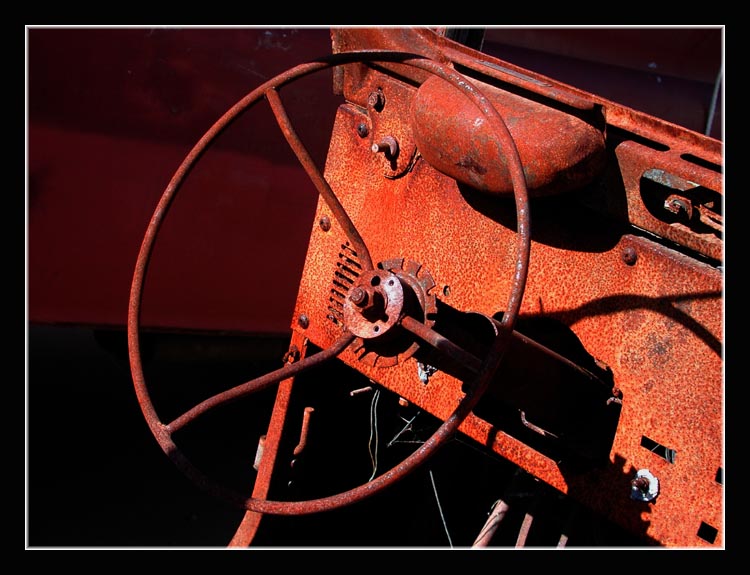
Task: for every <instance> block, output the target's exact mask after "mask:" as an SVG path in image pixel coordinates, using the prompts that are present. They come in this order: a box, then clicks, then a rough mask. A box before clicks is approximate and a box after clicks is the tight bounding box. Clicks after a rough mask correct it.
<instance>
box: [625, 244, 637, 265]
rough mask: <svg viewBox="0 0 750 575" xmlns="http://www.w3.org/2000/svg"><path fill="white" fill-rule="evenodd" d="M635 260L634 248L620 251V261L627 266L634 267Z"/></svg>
mask: <svg viewBox="0 0 750 575" xmlns="http://www.w3.org/2000/svg"><path fill="white" fill-rule="evenodd" d="M637 259H638V254H637V253H636V251H635V249H634V248H630V247H628V248H625V249H624V250H622V261H623V262H625V263H626V264H627V265H629V266H632V265H634V264H635V262H636V260H637Z"/></svg>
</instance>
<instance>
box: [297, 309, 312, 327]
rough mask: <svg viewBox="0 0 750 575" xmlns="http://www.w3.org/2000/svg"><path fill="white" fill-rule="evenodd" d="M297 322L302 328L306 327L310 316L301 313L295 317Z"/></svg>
mask: <svg viewBox="0 0 750 575" xmlns="http://www.w3.org/2000/svg"><path fill="white" fill-rule="evenodd" d="M297 323H298V324H299V325H300V327H301V328H302V329H307V328H308V327H309V325H310V318H309V317H307V315H305V314H304V313H303V314H301V315H300V316H299V317H298V318H297Z"/></svg>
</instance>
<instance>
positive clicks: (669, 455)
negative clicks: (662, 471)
mask: <svg viewBox="0 0 750 575" xmlns="http://www.w3.org/2000/svg"><path fill="white" fill-rule="evenodd" d="M641 447H645V448H646V449H648V450H649V451H651V452H652V453H655V454H656V455H658V456H659V457H661V458H662V459H664V460H665V461H666V462H667V463H674V460H675V457H677V451H675V450H674V449H671V448H669V447H667V446H666V445H662V444H661V443H658V442H656V441H654V440H653V439H650V438H648V437H646V436H645V435H644V436H643V437H641Z"/></svg>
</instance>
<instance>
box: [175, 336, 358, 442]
mask: <svg viewBox="0 0 750 575" xmlns="http://www.w3.org/2000/svg"><path fill="white" fill-rule="evenodd" d="M352 341H354V336H353V335H352V334H350V333H349V332H344V333H343V334H342V335H341V336H340V337H339V339H338V340H336V341H335V342H334V343H333V344H332V345H331V346H330V347H329V348H327V349H325V350H323V351H319V352H318V353H316V354H315V355H311V356H310V357H306V358H305V359H303V360H301V361H298V362H295V363H290V364H287V365H285V366H284V367H282V368H280V369H277V370H276V371H272V372H270V373H267V374H266V375H263V376H261V377H257V378H255V379H253V380H251V381H248V382H247V383H243V384H240V385H238V386H236V387H233V388H232V389H229V390H227V391H224V392H222V393H218V394H216V395H214V396H213V397H211V398H209V399H207V400H205V401H203V402H201V403H199V404H198V405H196V406H195V407H193V408H192V409H191V410H189V411H186V412H185V413H183V414H182V415H181V416H180V417H178V418H177V419H175V420H174V421H172V423H170V424H168V425H167V426H166V431H168V432H169V433H174V432H176V431H178V430H180V429H182V428H183V427H185V426H186V425H187V424H188V423H191V422H192V421H194V420H195V419H196V418H198V417H199V416H200V415H203V414H204V413H206V412H207V411H209V410H210V409H213V408H214V407H217V406H219V405H221V404H223V403H227V402H229V401H234V400H235V399H238V398H240V397H243V396H245V395H248V394H251V393H254V392H256V391H260V390H261V389H263V388H265V387H268V386H269V385H272V384H274V383H278V382H280V381H282V380H284V379H286V378H288V377H292V376H294V375H296V374H298V373H300V372H302V371H304V370H306V369H309V368H311V367H315V366H317V365H320V364H321V363H324V362H326V361H328V360H329V359H332V358H334V357H336V356H337V355H338V354H340V353H341V352H342V351H343V350H344V349H346V347H347V346H348V345H349V344H350V343H351V342H352Z"/></svg>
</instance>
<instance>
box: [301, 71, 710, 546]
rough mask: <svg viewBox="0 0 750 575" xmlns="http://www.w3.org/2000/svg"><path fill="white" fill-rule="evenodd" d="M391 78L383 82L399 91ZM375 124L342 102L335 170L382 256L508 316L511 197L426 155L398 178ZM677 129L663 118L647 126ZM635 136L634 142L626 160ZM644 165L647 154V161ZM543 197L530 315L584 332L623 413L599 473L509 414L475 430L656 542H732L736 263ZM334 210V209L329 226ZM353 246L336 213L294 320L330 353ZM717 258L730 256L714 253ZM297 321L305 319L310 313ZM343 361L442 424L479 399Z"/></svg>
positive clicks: (321, 235) (482, 308) (320, 237)
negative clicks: (343, 264) (726, 273)
mask: <svg viewBox="0 0 750 575" xmlns="http://www.w3.org/2000/svg"><path fill="white" fill-rule="evenodd" d="M358 78H368V79H369V78H371V76H369V75H360V76H358ZM389 81H390V80H382V79H380V80H379V83H380V84H383V85H385V86H388V82H389ZM370 87H372V86H370ZM359 91H360V92H362V91H366V90H365V89H360V90H359ZM389 96H390V94H389V93H388V91H387V90H386V91H385V99H386V101H387V102H389V103H390V105H396V106H399V107H400V108H402V109H407V108H408V105H409V102H408V100H407V101H403V100H399V99H398V97H391V98H389ZM402 97H403V96H402ZM363 123H364V124H367V123H368V115H367V111H366V109H363V108H361V107H359V106H351V105H345V106H342V107H341V108H340V110H339V113H338V116H337V120H336V124H335V127H334V132H333V135H332V142H331V149H330V151H329V157H328V161H327V165H326V177H327V179H328V180H329V181H330V182H331V186H332V188H333V189H335V190H336V191H337V194H339V196H340V199H341V201H342V203H343V205H344V206H345V208H346V211H347V212H348V213H349V214H350V216H351V218H352V220H353V221H354V222H355V224H356V226H357V228H358V229H359V231H360V233H361V235H362V237H363V239H364V241H365V242H366V244H367V245H368V248H369V252H370V254H371V256H372V259H373V262H376V263H377V262H383V261H385V260H388V259H391V258H394V257H402V258H407V259H409V260H412V261H415V262H419V263H420V264H421V265H423V266H424V268H425V269H426V270H427V271H428V272H429V274H430V275H431V277H432V278H434V282H435V284H436V285H435V288H434V292H432V293H434V294H435V296H436V298H437V300H438V302H439V303H441V302H442V303H445V304H446V305H449V306H451V307H452V308H455V309H457V310H462V311H464V312H465V311H472V312H479V313H481V314H484V315H486V316H494V315H497V314H498V312H502V309H499V306H501V305H502V304H501V302H503V301H504V299H505V297H506V294H507V291H508V289H509V280H510V276H511V274H510V271H511V270H512V268H513V265H514V257H515V256H514V250H513V246H514V234H515V231H514V229H513V225H512V224H513V217H512V216H513V214H512V209H510V208H512V206H510V205H509V203H508V202H507V201H505V202H504V201H503V200H502V199H498V198H491V197H488V196H486V195H484V194H481V193H479V192H477V191H476V190H474V189H470V188H468V187H467V186H464V185H460V184H457V183H456V181H455V180H453V179H452V178H451V177H448V176H446V175H445V174H444V173H441V172H440V171H438V170H436V169H435V168H434V167H433V166H431V165H430V164H429V162H427V161H426V160H425V158H418V159H417V161H416V162H415V163H414V165H413V167H412V168H411V169H410V170H409V171H408V173H406V174H404V175H403V177H400V178H397V179H389V178H387V177H385V176H384V174H383V172H382V166H381V162H380V159H379V158H378V157H377V156H375V154H374V153H373V150H372V149H371V146H370V145H369V142H368V139H367V138H362V137H361V135H360V134H358V132H357V126H360V125H362V124H363ZM671 130H672V129H671V128H669V127H668V128H666V129H665V128H664V127H662V126H656V127H653V126H652V127H649V128H648V130H646V131H649V132H650V133H651V134H652V135H656V134H657V133H662V131H664V132H666V133H668V132H670V131H671ZM641 131H643V130H641ZM540 137H543V134H540ZM628 145H632V144H629V143H626V144H621V148H622V155H623V157H625V160H623V162H624V165H625V166H626V167H627V165H628V164H627V157H626V156H625V153H626V150H627V149H628ZM684 145H685V146H686V147H688V148H689V143H688V144H684ZM619 151H620V149H619V148H618V154H619ZM682 151H683V152H684V151H685V150H684V148H683V149H682ZM711 153H713V152H711ZM709 155H710V154H709ZM646 157H648V155H647V156H646ZM643 161H644V160H643V158H642V157H641V156H639V157H638V158H637V159H633V160H632V164H633V165H643ZM647 163H648V162H647ZM661 164H664V161H663V160H662V162H661ZM681 169H682V168H680V169H675V171H678V172H680V173H682V172H681ZM691 169H692V168H691ZM696 171H701V169H699V168H695V169H694V170H693V173H692V175H693V176H694V175H695V172H696ZM624 172H625V177H626V180H627V178H628V177H629V176H628V175H627V174H628V172H627V170H624ZM703 173H704V174H705V175H704V176H703V179H704V181H708V185H710V186H711V188H712V189H717V188H718V189H720V188H721V186H720V185H718V182H717V181H716V178H717V177H718V176H716V175H715V174H714V173H712V171H711V170H707V171H705V170H703ZM640 175H642V173H641V174H638V176H640ZM683 175H684V174H683ZM627 181H629V180H627ZM625 188H626V190H627V192H628V194H629V197H632V196H633V195H634V194H639V193H640V192H639V188H638V182H632V183H630V184H627V183H626V186H625ZM537 202H538V203H532V205H531V211H532V214H533V216H532V221H533V222H534V227H533V230H534V231H533V232H532V258H531V264H530V269H529V279H528V284H527V287H526V292H525V295H524V304H523V308H522V318H540V317H543V318H547V319H552V320H555V321H557V322H559V323H560V324H561V325H563V326H565V327H566V328H569V329H570V330H571V331H572V333H574V334H575V336H576V337H577V338H578V339H579V340H580V342H581V344H582V345H583V347H584V348H585V349H586V350H587V351H588V352H589V353H590V354H591V356H592V357H593V358H595V360H596V361H597V362H598V363H599V364H600V365H602V366H604V367H605V368H607V369H608V370H610V371H611V373H612V374H613V382H614V386H615V387H616V390H613V393H612V398H611V399H612V400H615V401H613V402H612V409H615V410H618V411H619V414H618V415H617V428H616V433H615V434H614V436H613V437H612V439H611V443H610V444H609V450H608V463H607V464H605V465H604V466H598V467H596V468H595V469H594V470H583V469H576V468H575V466H573V467H571V468H568V467H566V466H565V465H564V464H561V462H560V461H559V460H557V459H556V457H555V456H554V455H552V454H551V452H547V453H545V449H544V448H542V449H540V448H538V447H537V448H534V447H532V446H530V445H529V444H528V443H525V442H524V441H521V440H519V439H518V438H517V437H514V436H513V435H512V434H511V433H509V432H506V431H505V430H504V429H503V427H504V425H505V424H506V422H504V421H502V420H500V421H487V420H485V419H483V418H481V417H479V416H477V415H476V414H475V413H474V414H471V415H470V416H469V417H467V419H466V420H465V421H464V423H463V425H462V426H461V428H460V429H461V431H462V432H463V433H465V434H467V435H468V436H470V437H472V438H473V439H475V440H476V441H478V442H479V443H481V444H483V445H487V446H488V447H490V448H491V449H492V450H493V451H495V452H496V453H498V454H500V455H502V456H503V457H506V458H507V459H509V460H510V461H513V462H515V463H517V464H518V465H520V466H522V467H523V468H524V469H527V470H529V471H530V472H531V473H533V474H534V475H535V476H537V477H539V478H541V479H542V480H544V481H545V482H547V483H549V484H550V485H552V486H553V487H555V488H557V489H559V490H560V491H561V492H563V493H567V494H569V495H571V496H573V497H575V498H576V499H578V500H580V501H582V502H584V503H585V504H587V505H589V506H590V507H592V508H594V509H596V510H597V511H598V512H599V513H601V514H602V515H603V516H605V517H608V518H610V519H612V520H613V521H615V522H617V523H619V524H621V525H623V526H624V527H626V528H628V529H629V530H631V531H633V532H634V533H638V534H641V535H643V537H644V539H645V540H651V541H655V542H658V543H660V544H663V545H669V546H711V545H714V546H720V545H722V537H721V535H718V536H716V537H715V538H713V539H711V538H709V539H710V541H708V540H706V539H705V538H703V537H701V536H700V533H701V531H702V530H703V529H704V528H706V529H708V530H713V529H715V530H717V531H718V533H721V532H722V528H723V526H722V487H721V485H720V481H718V480H717V477H720V476H721V473H722V465H723V463H722V452H723V444H722V441H723V435H722V431H723V430H722V427H723V426H722V398H723V392H722V367H721V366H722V352H721V348H722V337H723V336H722V285H723V278H722V272H721V270H720V269H719V268H717V267H716V266H715V265H712V264H709V263H705V262H702V261H699V260H697V259H696V258H694V257H690V256H688V255H685V254H682V253H680V252H678V251H675V250H673V249H670V248H669V247H667V246H665V245H659V244H658V243H657V242H655V241H652V240H651V239H648V238H647V237H638V236H637V235H633V233H632V229H630V228H629V226H628V225H627V222H621V223H622V225H620V224H617V223H616V220H615V223H614V225H613V221H610V220H608V219H602V218H599V217H597V215H596V212H592V211H588V210H586V209H585V208H582V207H581V206H579V205H578V204H577V202H574V201H569V200H568V199H566V198H565V196H561V197H559V198H540V199H539V200H537ZM375 207H377V209H374V208H375ZM330 216H331V214H330V212H329V211H328V210H327V208H326V207H325V206H324V205H322V204H321V205H319V208H318V213H317V215H316V222H317V221H319V220H321V219H323V218H330ZM634 217H637V215H634ZM633 223H635V224H636V225H637V224H638V222H637V221H636V222H633ZM666 235H667V237H669V236H668V234H666ZM687 243H688V247H696V248H700V246H699V245H698V244H691V243H689V242H687ZM346 249H347V239H346V236H345V235H344V234H342V232H341V230H340V229H339V228H338V227H337V225H336V224H335V223H334V224H333V225H332V226H331V227H329V228H326V229H322V228H321V227H319V226H318V225H316V226H314V227H313V229H312V230H311V242H310V248H309V251H308V254H307V261H306V265H305V273H304V274H303V278H302V282H301V285H300V290H299V295H298V301H297V306H296V311H295V318H297V317H299V316H300V315H301V314H305V316H306V317H307V318H308V323H307V324H306V328H305V329H304V330H301V331H303V333H304V334H305V335H306V336H307V337H309V338H310V340H311V341H312V342H314V343H315V344H316V345H320V346H322V347H325V346H327V345H328V344H329V343H330V342H331V341H333V340H334V339H335V337H336V334H338V333H339V331H340V329H341V322H340V321H339V320H338V319H337V316H336V314H335V313H332V308H333V307H335V306H332V301H331V289H332V287H331V286H332V280H333V276H334V273H335V269H336V265H337V262H338V261H339V259H340V258H341V254H342V252H343V251H345V250H346ZM696 251H699V252H700V251H701V250H700V249H697V250H696ZM707 255H709V256H713V257H716V256H717V255H718V254H717V252H716V251H711V250H707ZM344 323H345V322H344ZM293 326H294V328H295V329H300V328H299V325H298V323H297V321H296V320H295V321H294V322H293ZM519 329H520V328H519ZM342 358H343V359H344V361H346V363H347V364H349V365H351V366H352V367H354V368H355V369H357V370H359V371H361V372H362V373H364V374H366V375H367V376H368V377H370V378H371V379H372V380H373V381H376V382H378V383H379V384H381V385H383V386H385V387H386V388H388V389H390V390H392V391H393V392H395V393H397V394H399V395H400V396H402V397H404V398H405V399H407V400H409V401H411V402H413V403H415V404H417V405H419V406H421V407H422V408H424V409H426V410H428V411H429V412H431V413H433V414H434V415H436V416H437V417H439V418H441V419H445V418H447V417H448V416H449V415H450V414H451V413H452V412H453V410H454V409H455V408H456V406H457V405H458V403H459V402H460V401H461V398H462V397H463V395H464V394H463V391H462V382H461V381H460V380H459V379H457V378H456V377H454V376H453V375H450V374H447V373H445V372H442V371H438V372H437V373H434V374H432V375H431V376H430V378H429V382H428V383H427V384H425V383H423V381H422V380H421V379H420V377H419V373H418V369H417V362H415V361H411V362H405V363H402V362H393V363H387V362H386V363H384V364H383V365H380V366H379V365H377V364H376V365H374V366H373V365H370V364H368V363H367V362H362V361H360V359H359V358H358V356H357V354H356V353H354V351H353V350H352V349H351V348H350V349H349V350H348V351H347V352H345V353H344V354H343V355H342ZM512 363H513V362H512V361H510V363H509V360H506V361H505V362H504V363H503V364H502V365H501V368H500V370H499V373H498V376H497V379H498V381H497V382H496V385H498V386H502V385H503V383H502V382H503V381H504V380H505V379H507V378H510V376H507V374H506V376H507V377H505V376H504V374H503V366H506V367H509V368H510V369H512V368H513V365H512ZM513 375H516V376H519V377H521V378H522V377H523V376H524V374H523V373H514V374H513ZM506 385H507V384H506ZM662 452H663V453H662ZM664 454H667V455H666V457H667V459H670V460H669V461H668V460H667V459H665V456H664ZM674 454H676V455H674ZM563 463H564V462H563ZM642 469H648V470H650V472H651V473H653V474H654V475H655V476H656V477H657V478H658V480H659V484H660V491H659V495H658V505H655V504H654V503H653V502H644V501H636V500H634V499H632V498H631V489H632V485H631V481H632V480H633V479H634V478H635V477H636V474H637V472H638V471H639V470H642Z"/></svg>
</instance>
